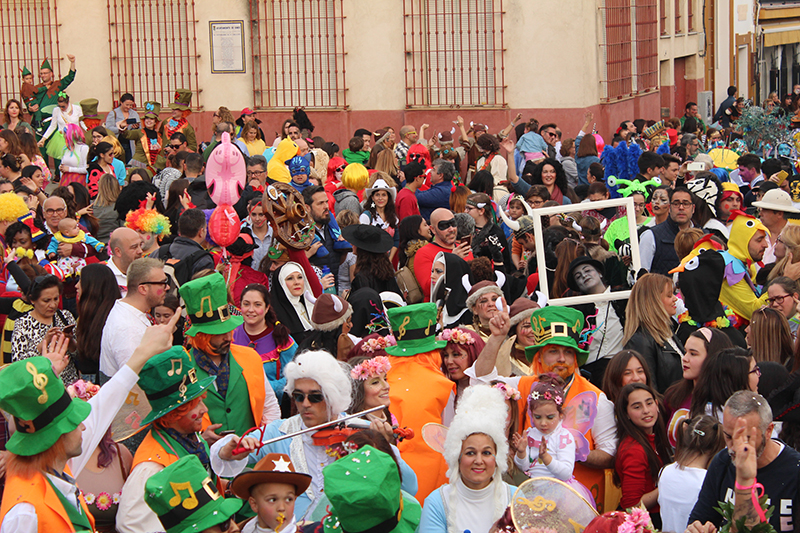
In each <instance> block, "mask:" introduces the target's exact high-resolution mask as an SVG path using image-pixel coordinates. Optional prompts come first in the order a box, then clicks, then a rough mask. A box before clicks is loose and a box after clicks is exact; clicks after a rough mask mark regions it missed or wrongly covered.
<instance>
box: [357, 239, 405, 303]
mask: <svg viewBox="0 0 800 533" xmlns="http://www.w3.org/2000/svg"><path fill="white" fill-rule="evenodd" d="M342 237H344V238H345V240H346V241H347V242H349V243H350V244H352V245H353V252H354V253H355V254H356V266H355V269H354V270H353V281H352V283H351V284H350V290H352V291H353V292H355V291H357V290H358V289H361V288H363V287H369V288H372V289H375V290H376V291H378V292H384V291H390V292H395V293H397V294H399V295H400V296H401V297H402V293H401V292H400V287H398V285H397V281H395V278H394V267H392V263H391V261H389V258H388V256H387V255H386V253H387V252H388V251H389V250H390V249H391V248H392V247H393V239H392V237H391V236H389V234H388V233H386V231H384V230H382V229H381V228H379V227H376V226H369V225H366V224H356V225H353V226H347V227H346V228H342Z"/></svg>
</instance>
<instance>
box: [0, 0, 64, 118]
mask: <svg viewBox="0 0 800 533" xmlns="http://www.w3.org/2000/svg"><path fill="white" fill-rule="evenodd" d="M56 13H57V6H56V0H0V101H1V102H3V104H5V102H7V101H8V100H9V99H10V98H16V99H17V100H19V99H20V94H19V91H20V87H21V85H22V73H21V70H22V68H23V67H28V70H30V71H31V72H32V73H33V77H34V81H33V83H34V85H35V84H37V83H39V81H40V80H39V65H40V64H41V63H42V61H44V60H45V59H48V60H49V61H50V64H51V65H52V66H53V74H54V76H55V77H56V78H59V77H61V61H60V59H61V58H60V52H59V48H58V17H57V16H56ZM65 74H66V71H65Z"/></svg>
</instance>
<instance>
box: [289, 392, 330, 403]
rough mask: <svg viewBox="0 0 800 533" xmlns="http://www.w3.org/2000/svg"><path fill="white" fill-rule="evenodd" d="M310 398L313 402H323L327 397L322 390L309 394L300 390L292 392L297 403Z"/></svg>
mask: <svg viewBox="0 0 800 533" xmlns="http://www.w3.org/2000/svg"><path fill="white" fill-rule="evenodd" d="M306 398H308V401H309V402H311V403H322V402H324V401H325V397H324V396H323V395H322V393H321V392H309V393H308V394H304V393H302V392H300V391H294V392H293V393H292V400H294V401H295V402H297V403H303V402H304V401H306Z"/></svg>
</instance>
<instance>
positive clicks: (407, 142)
mask: <svg viewBox="0 0 800 533" xmlns="http://www.w3.org/2000/svg"><path fill="white" fill-rule="evenodd" d="M418 140H419V134H418V133H417V128H415V127H414V126H403V127H402V128H400V142H399V143H397V146H395V147H394V155H395V156H397V163H398V164H399V165H400V166H401V167H402V166H404V165H405V164H406V156H407V155H408V149H409V148H410V147H411V145H412V144H415V143H416V142H417V141H418Z"/></svg>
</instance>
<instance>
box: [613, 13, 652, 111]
mask: <svg viewBox="0 0 800 533" xmlns="http://www.w3.org/2000/svg"><path fill="white" fill-rule="evenodd" d="M600 11H601V15H602V18H603V28H604V31H603V43H602V44H601V51H602V60H603V70H602V79H601V86H602V98H603V100H604V101H606V102H607V101H611V100H617V99H620V98H625V97H628V96H632V95H634V94H638V93H644V92H648V91H651V90H653V89H655V88H657V87H658V31H659V19H658V4H657V3H656V0H633V1H631V0H605V1H604V3H603V5H602V6H601V8H600Z"/></svg>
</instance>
